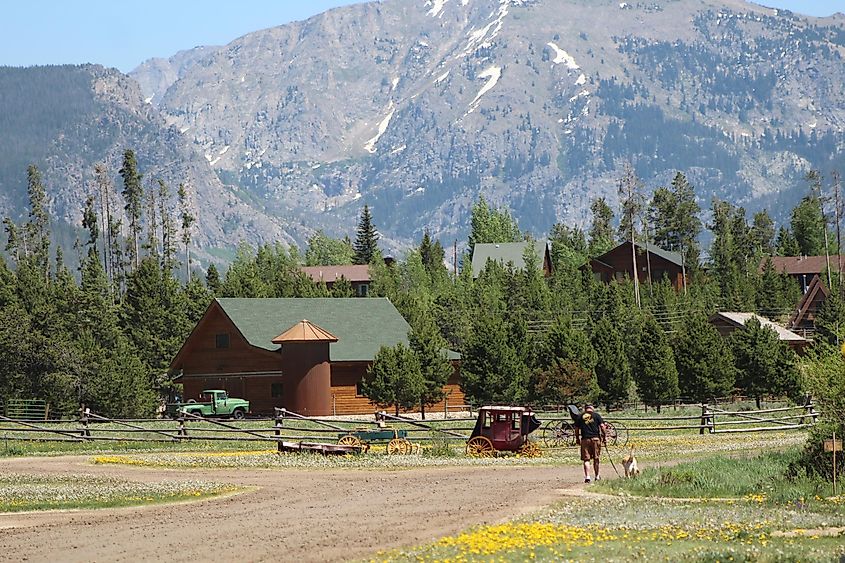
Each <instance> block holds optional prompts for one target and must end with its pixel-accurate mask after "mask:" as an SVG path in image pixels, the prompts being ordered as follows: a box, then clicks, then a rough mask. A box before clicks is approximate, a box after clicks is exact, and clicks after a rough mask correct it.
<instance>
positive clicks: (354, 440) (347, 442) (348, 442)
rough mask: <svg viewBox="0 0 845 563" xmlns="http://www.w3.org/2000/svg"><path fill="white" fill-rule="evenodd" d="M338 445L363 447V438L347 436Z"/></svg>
mask: <svg viewBox="0 0 845 563" xmlns="http://www.w3.org/2000/svg"><path fill="white" fill-rule="evenodd" d="M337 443H338V444H339V445H341V446H358V447H359V448H360V447H361V446H362V444H361V438H359V437H358V436H354V435H352V434H347V435H346V436H343V437H342V438H341V439H340V440H338V441H337Z"/></svg>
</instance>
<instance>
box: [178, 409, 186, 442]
mask: <svg viewBox="0 0 845 563" xmlns="http://www.w3.org/2000/svg"><path fill="white" fill-rule="evenodd" d="M177 420H178V421H179V433H178V436H179V437H180V438H181V437H182V436H187V435H188V429H187V428H186V427H185V414H184V413H180V414H179V418H178V419H177Z"/></svg>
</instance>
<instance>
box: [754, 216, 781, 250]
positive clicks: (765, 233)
mask: <svg viewBox="0 0 845 563" xmlns="http://www.w3.org/2000/svg"><path fill="white" fill-rule="evenodd" d="M751 240H752V241H753V242H752V244H753V246H754V250H756V252H757V253H759V254H763V255H772V254H774V253H775V222H774V221H773V220H772V218H771V216H770V215H769V212H768V211H766V210H765V209H764V210H762V211H758V212H757V213H755V214H754V220H753V224H752V227H751Z"/></svg>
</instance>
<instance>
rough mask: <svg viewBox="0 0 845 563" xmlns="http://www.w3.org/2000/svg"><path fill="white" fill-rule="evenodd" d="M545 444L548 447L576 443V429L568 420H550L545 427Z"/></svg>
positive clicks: (559, 446) (560, 446) (561, 446)
mask: <svg viewBox="0 0 845 563" xmlns="http://www.w3.org/2000/svg"><path fill="white" fill-rule="evenodd" d="M543 444H544V445H545V446H546V447H547V448H563V447H566V446H574V445H575V429H574V428H573V427H572V425H571V424H570V423H568V422H566V421H560V420H550V421H549V422H547V423H546V425H545V426H544V427H543Z"/></svg>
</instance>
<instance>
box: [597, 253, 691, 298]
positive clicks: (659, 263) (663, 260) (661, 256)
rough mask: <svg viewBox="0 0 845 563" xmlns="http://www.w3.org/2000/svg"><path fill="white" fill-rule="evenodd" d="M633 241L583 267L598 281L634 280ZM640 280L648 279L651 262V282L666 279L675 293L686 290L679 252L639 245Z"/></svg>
mask: <svg viewBox="0 0 845 563" xmlns="http://www.w3.org/2000/svg"><path fill="white" fill-rule="evenodd" d="M631 245H632V243H631V242H630V241H628V242H623V243H622V244H620V245H619V246H617V247H616V248H614V249H612V250H609V251H607V252H605V253H604V254H602V255H601V256H598V257H596V258H593V259H592V260H590V262H589V263H588V264H585V265H584V266H583V267H584V268H590V269H591V270H592V271H593V275H594V276H595V278H596V279H597V280H599V281H602V282H604V283H610V282H611V280H617V281H622V280H624V279H625V278H626V277H627V278H629V279H633V277H634V258H633V256H632V252H631ZM636 252H637V270H638V271H637V278H638V279H639V280H640V281H641V282H645V281H647V280H648V271H649V263H650V265H651V279H652V281H655V282H659V281H662V280H663V278H667V279H668V280H669V282H670V283H671V284H672V286H673V287H674V288H675V289H676V290H681V289H683V287H684V284H685V280H684V274H685V272H684V263H683V257H682V256H681V255H680V254H679V253H677V252H669V251H668V250H663V249H662V248H658V247H656V246H654V245H653V244H642V243H636Z"/></svg>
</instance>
